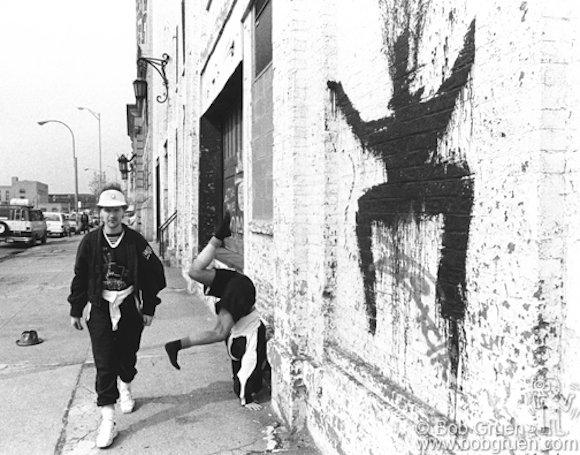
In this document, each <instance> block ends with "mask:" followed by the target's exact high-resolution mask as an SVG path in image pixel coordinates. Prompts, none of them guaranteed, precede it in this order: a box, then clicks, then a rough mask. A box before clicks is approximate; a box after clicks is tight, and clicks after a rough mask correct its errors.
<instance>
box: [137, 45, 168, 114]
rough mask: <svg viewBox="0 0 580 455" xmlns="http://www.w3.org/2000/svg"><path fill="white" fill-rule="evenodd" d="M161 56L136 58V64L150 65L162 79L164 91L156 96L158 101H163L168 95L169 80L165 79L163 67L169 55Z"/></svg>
mask: <svg viewBox="0 0 580 455" xmlns="http://www.w3.org/2000/svg"><path fill="white" fill-rule="evenodd" d="M162 57H163V58H152V57H139V58H138V59H137V65H139V66H142V67H146V66H147V65H150V66H152V67H153V68H154V69H155V71H157V73H158V74H159V75H160V76H161V79H163V86H164V87H165V93H164V94H163V95H158V96H157V102H158V103H165V101H167V97H168V89H169V81H168V80H167V75H166V74H165V67H166V66H167V64H168V63H169V55H168V54H163V55H162Z"/></svg>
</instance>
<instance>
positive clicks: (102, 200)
mask: <svg viewBox="0 0 580 455" xmlns="http://www.w3.org/2000/svg"><path fill="white" fill-rule="evenodd" d="M97 205H98V206H99V207H127V201H125V195H124V194H123V193H121V192H120V191H119V190H105V191H103V192H102V193H101V195H100V196H99V202H97Z"/></svg>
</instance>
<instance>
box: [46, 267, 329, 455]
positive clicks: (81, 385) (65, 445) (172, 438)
mask: <svg viewBox="0 0 580 455" xmlns="http://www.w3.org/2000/svg"><path fill="white" fill-rule="evenodd" d="M166 274H167V278H168V288H167V289H165V290H164V291H162V293H161V294H160V297H161V299H162V303H161V305H159V306H158V307H157V312H156V315H155V319H154V321H153V325H152V326H151V327H148V328H145V331H144V333H143V338H142V342H141V350H140V352H139V360H138V363H137V369H138V370H139V373H138V375H137V377H136V378H135V381H134V382H133V391H134V397H135V400H136V403H137V406H136V410H135V412H133V413H132V414H128V415H124V414H121V413H120V412H119V411H118V413H117V427H118V429H119V432H120V433H119V436H118V437H117V439H116V440H115V442H114V444H113V445H112V446H111V447H110V448H109V449H107V450H109V451H111V452H112V453H122V454H133V453H152V454H194V455H203V454H208V455H209V454H224V455H225V454H232V455H233V454H249V453H252V454H255V453H271V452H275V453H288V454H317V453H318V451H317V450H316V449H315V448H314V445H313V443H312V442H311V440H310V439H309V437H308V435H306V434H289V433H288V431H287V430H286V429H285V428H284V426H282V425H280V424H279V423H278V422H277V420H276V418H275V417H274V414H273V412H272V411H271V409H270V404H269V391H268V390H266V391H265V393H264V396H263V398H262V400H261V401H263V407H262V410H260V411H250V410H247V409H245V408H242V407H241V406H240V404H239V400H238V398H237V396H236V395H235V394H234V392H233V390H232V381H231V366H230V360H229V357H228V355H227V353H226V350H225V346H224V345H223V344H221V343H220V344H215V345H209V346H202V347H197V348H191V349H189V350H185V351H181V353H180V356H179V362H180V365H181V367H182V368H181V370H180V371H177V370H175V369H174V368H173V367H172V366H171V365H170V363H169V361H168V359H167V357H166V354H165V351H164V349H163V344H164V343H165V342H166V341H168V340H171V339H175V338H180V337H183V336H185V335H187V334H188V333H190V332H191V331H194V330H197V329H200V328H202V327H204V328H207V327H212V326H213V323H214V321H215V316H214V315H213V314H212V313H211V312H210V311H209V309H208V307H207V306H206V304H205V303H204V302H203V301H202V300H201V299H200V297H196V296H192V295H191V294H189V293H188V292H187V290H186V289H185V286H186V284H185V281H184V279H183V278H182V277H181V275H180V271H179V270H178V269H175V268H169V267H167V268H166ZM87 335H88V334H87ZM94 379H95V368H94V365H93V363H92V356H91V355H90V354H89V355H88V356H87V359H86V361H85V363H84V364H83V366H82V367H81V368H80V372H79V375H78V378H77V381H78V382H77V385H76V387H75V390H74V392H73V394H72V396H71V401H70V405H69V407H68V408H67V411H66V412H65V415H64V417H63V429H62V432H61V435H60V439H59V441H58V444H57V447H56V450H55V453H56V454H61V453H62V454H92V453H101V452H100V451H99V449H96V448H95V446H94V439H95V431H96V428H97V426H98V420H99V419H98V417H99V413H98V411H97V408H96V405H95V398H96V397H95V393H94Z"/></svg>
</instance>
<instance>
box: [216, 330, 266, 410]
mask: <svg viewBox="0 0 580 455" xmlns="http://www.w3.org/2000/svg"><path fill="white" fill-rule="evenodd" d="M226 346H227V340H226ZM256 349H257V361H256V366H255V368H254V371H252V374H251V375H250V377H249V378H248V381H247V382H246V389H245V391H244V398H245V399H246V403H251V402H252V401H254V400H253V398H252V395H253V394H256V393H258V392H259V391H260V390H261V389H262V377H263V373H264V371H265V370H267V369H268V368H269V364H268V360H267V358H266V327H265V326H264V324H263V323H261V322H260V327H259V328H258V344H257V346H256ZM231 354H232V356H234V357H235V358H237V359H240V360H232V379H233V381H234V392H235V393H236V395H237V396H240V389H241V386H240V380H239V379H238V371H240V368H241V367H242V361H241V359H242V357H243V356H244V354H246V339H245V338H244V337H238V338H234V339H233V340H232V349H231Z"/></svg>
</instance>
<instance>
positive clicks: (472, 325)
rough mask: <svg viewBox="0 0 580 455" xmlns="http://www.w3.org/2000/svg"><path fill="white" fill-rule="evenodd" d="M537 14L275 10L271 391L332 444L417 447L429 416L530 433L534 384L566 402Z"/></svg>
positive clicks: (379, 8) (552, 167)
mask: <svg viewBox="0 0 580 455" xmlns="http://www.w3.org/2000/svg"><path fill="white" fill-rule="evenodd" d="M361 3H362V4H361ZM560 6H562V5H560ZM550 10H551V8H550ZM544 16H549V17H544ZM553 16H554V13H553V12H552V13H550V14H549V15H548V13H547V11H546V10H544V9H543V8H541V7H540V6H538V5H533V6H532V5H530V6H528V5H527V4H525V3H522V4H517V5H516V4H510V5H504V4H503V3H502V2H491V3H486V4H485V6H480V7H478V8H476V5H475V3H472V2H461V1H456V2H445V3H443V2H439V3H438V4H437V5H435V4H434V3H430V4H426V3H421V2H402V1H401V2H399V1H390V2H387V1H385V2H381V1H370V0H369V1H364V2H354V1H347V2H340V3H338V2H337V3H336V4H333V5H329V4H328V3H327V2H325V3H324V5H323V4H322V3H321V2H308V4H306V3H305V2H293V3H292V5H291V6H289V5H288V4H286V3H284V4H282V5H280V4H278V3H276V6H275V8H274V35H275V41H274V42H275V49H274V83H273V86H274V138H275V139H274V144H275V146H274V156H275V162H274V181H275V189H274V195H275V196H274V201H275V204H274V205H275V214H274V243H275V245H276V249H275V251H276V255H275V262H276V267H277V268H276V270H275V277H274V278H273V281H274V282H275V283H276V288H275V290H274V295H275V297H274V298H275V299H276V305H275V308H274V310H273V313H274V326H275V329H276V335H275V338H274V341H273V342H272V343H271V345H270V358H271V360H272V362H273V364H274V371H275V372H277V373H278V374H277V375H275V376H274V377H275V385H274V389H273V390H274V401H275V402H276V406H277V407H278V411H279V412H280V414H281V415H283V416H285V417H286V418H288V419H294V420H295V422H298V423H300V422H302V421H305V422H306V424H307V425H308V426H309V428H310V429H311V431H312V432H313V433H314V434H315V436H316V437H317V439H318V440H319V442H320V443H321V445H322V446H324V447H325V448H326V449H327V450H328V451H329V452H333V451H335V452H338V453H419V452H420V450H419V445H418V444H419V442H420V441H421V438H420V437H419V435H417V433H416V431H415V427H416V425H417V423H418V422H423V421H424V422H427V424H428V425H430V426H429V428H430V434H431V435H434V434H435V432H436V428H437V425H438V423H439V421H441V419H444V420H446V419H449V421H452V422H457V423H459V424H462V425H465V426H466V427H468V428H470V429H473V428H475V427H476V426H477V424H478V423H480V422H495V423H498V424H500V425H504V426H505V425H508V424H509V423H510V422H514V421H515V422H517V423H518V424H521V425H536V426H538V427H539V426H541V425H542V422H541V419H542V417H541V416H540V415H539V413H538V412H536V413H533V412H530V403H529V399H530V397H532V398H533V397H534V394H535V393H537V390H535V389H534V384H536V385H537V384H538V380H553V381H560V382H561V383H562V384H564V383H565V382H566V383H568V392H570V390H571V389H570V387H571V385H570V384H572V383H573V382H574V380H572V379H571V378H570V377H569V378H567V379H565V380H564V376H563V372H562V367H563V365H562V359H561V354H562V352H563V351H562V346H561V340H562V337H563V336H564V333H563V332H562V329H561V327H562V324H563V322H564V320H565V312H564V308H565V304H566V301H565V295H566V294H565V291H564V290H563V287H564V288H565V287H566V286H565V285H564V284H563V283H564V280H565V273H566V272H565V271H566V264H565V263H564V262H563V261H564V258H565V251H566V249H565V246H566V245H565V244H564V241H565V239H566V235H567V234H565V233H566V232H567V229H569V227H570V225H569V224H568V223H562V222H560V220H562V219H566V217H568V218H569V217H570V214H569V213H570V211H569V207H570V206H569V204H566V201H568V200H569V199H568V196H566V194H568V193H569V191H571V189H570V186H569V183H567V182H568V181H570V179H571V178H572V175H569V174H567V172H568V169H567V166H566V160H567V158H565V156H567V155H570V154H571V153H572V152H571V150H572V144H573V142H572V141H571V140H570V137H569V136H570V134H569V133H568V132H567V131H569V129H568V128H567V125H568V122H569V118H570V113H571V108H570V105H566V104H562V99H561V98H560V99H557V98H556V99H555V98H554V97H553V95H549V94H547V91H548V90H549V89H548V87H547V86H548V85H549V84H547V83H546V79H547V78H550V77H552V78H558V79H557V80H555V81H554V82H553V83H552V85H556V86H559V87H560V89H562V88H564V87H570V86H571V84H570V82H568V81H566V80H565V79H564V76H563V73H564V74H567V71H568V70H567V68H566V64H567V62H569V54H568V55H562V54H566V53H565V52H563V51H561V50H560V48H559V46H558V45H557V44H556V43H558V42H559V40H563V41H564V42H569V40H570V39H571V34H569V35H566V34H565V32H564V31H563V30H562V24H564V25H566V26H569V21H570V20H571V19H563V18H564V17H565V18H568V15H567V14H566V13H565V12H563V11H561V12H560V13H559V14H558V15H557V16H558V17H557V18H554V17H553ZM558 24H560V25H558ZM554 33H556V35H553V34H554ZM568 33H569V32H568ZM353 36H356V37H357V39H356V40H354V39H353V38H352V37H353ZM540 37H543V42H542V39H541V38H540ZM538 43H541V44H538ZM547 46H549V47H550V49H548V50H552V51H554V50H555V49H558V52H560V54H559V55H556V56H549V55H546V47H547ZM547 60H548V61H547ZM547 63H549V65H548V64H547ZM542 64H543V65H544V67H545V69H542V70H540V68H541V65H542ZM558 65H560V66H558ZM570 74H573V73H570ZM327 82H330V84H328V87H329V88H327V87H326V86H325V85H326V83H327ZM546 95H548V96H549V100H548V99H546ZM305 100H308V101H307V102H305ZM562 141H564V143H562ZM558 150H560V154H558V153H557V151H558ZM570 156H572V155H570ZM572 213H577V208H573V210H572ZM550 220H552V221H550ZM572 238H574V239H575V238H576V237H575V236H571V237H570V239H572ZM574 242H575V240H574ZM254 267H255V268H258V266H254ZM548 283H550V284H549V285H548ZM569 336H570V337H571V338H568V337H565V338H566V339H567V341H566V343H565V345H566V346H568V349H571V350H575V349H576V348H573V347H572V346H577V338H576V335H572V334H570V335H569ZM564 363H565V362H564ZM567 372H568V374H571V375H572V376H573V377H575V378H576V379H577V378H578V376H577V373H576V372H575V370H574V371H572V369H571V368H569V367H568V370H567ZM551 399H554V396H552V397H551ZM552 406H553V403H552ZM551 412H552V413H553V414H557V412H556V411H555V410H554V409H551ZM567 429H568V430H573V429H574V427H572V426H570V427H568V428H567ZM445 436H449V435H444V436H443V437H442V438H441V439H444V437H445ZM490 438H493V435H491V436H490ZM496 439H497V438H496ZM425 453H435V451H433V452H430V451H427V452H425Z"/></svg>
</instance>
